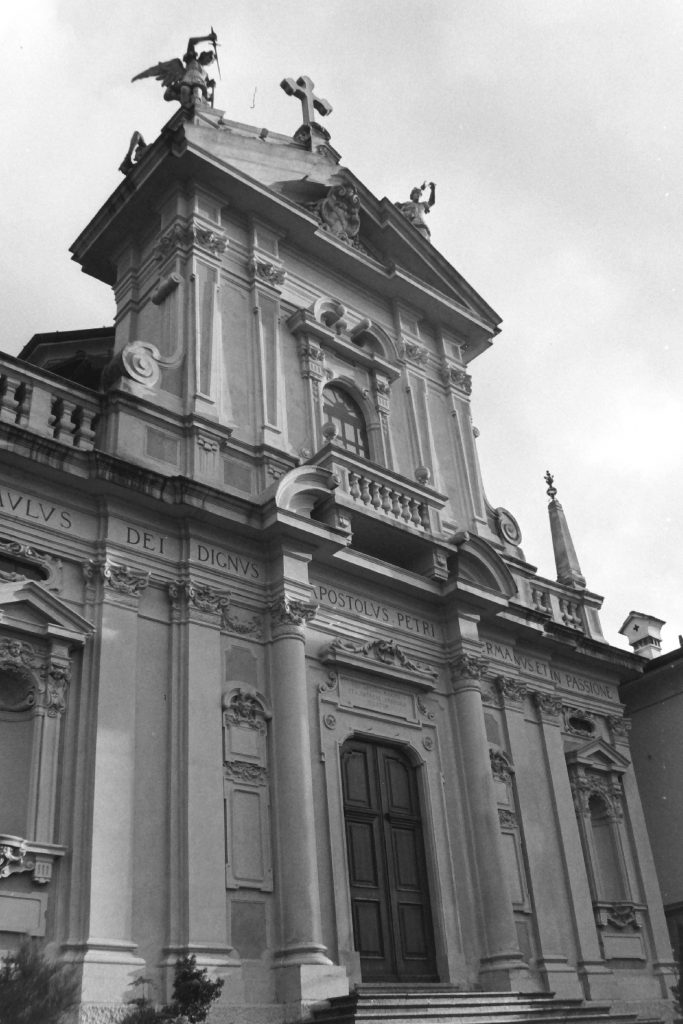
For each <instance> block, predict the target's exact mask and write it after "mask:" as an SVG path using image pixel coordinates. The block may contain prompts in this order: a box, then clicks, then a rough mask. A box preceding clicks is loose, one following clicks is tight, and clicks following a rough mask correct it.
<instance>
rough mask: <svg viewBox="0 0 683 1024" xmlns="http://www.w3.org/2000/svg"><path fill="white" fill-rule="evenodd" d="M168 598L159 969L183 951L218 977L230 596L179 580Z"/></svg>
mask: <svg viewBox="0 0 683 1024" xmlns="http://www.w3.org/2000/svg"><path fill="white" fill-rule="evenodd" d="M169 597H170V601H171V620H172V629H173V635H174V640H173V645H174V656H176V657H177V664H176V669H175V678H174V679H173V680H172V704H173V706H172V708H171V720H170V729H171V746H172V750H171V778H170V780H169V806H170V809H171V813H170V825H171V837H170V846H171V875H172V878H171V884H170V886H169V944H168V946H167V949H166V953H167V958H166V967H167V972H169V973H170V968H171V967H172V964H173V963H174V961H175V958H176V957H177V956H179V955H183V954H185V953H191V954H194V955H195V956H196V958H197V963H198V964H199V965H200V966H205V967H210V968H211V969H212V970H216V969H218V970H219V971H220V970H221V969H226V968H230V967H238V966H239V959H238V957H237V955H236V954H235V951H234V950H233V949H232V947H231V946H230V945H229V942H228V935H227V922H226V894H225V834H224V806H223V799H224V797H223V732H222V728H223V727H222V709H221V700H222V694H221V684H222V678H221V647H220V631H221V627H222V626H223V625H224V624H225V616H226V615H227V614H228V609H229V605H230V595H229V594H227V593H223V592H221V591H218V590H215V589H213V588H212V587H209V586H206V585H204V584H200V583H195V582H193V581H192V580H190V579H181V580H177V581H176V582H174V583H172V584H170V586H169ZM174 660H175V657H174ZM168 980H169V981H170V977H169V978H168Z"/></svg>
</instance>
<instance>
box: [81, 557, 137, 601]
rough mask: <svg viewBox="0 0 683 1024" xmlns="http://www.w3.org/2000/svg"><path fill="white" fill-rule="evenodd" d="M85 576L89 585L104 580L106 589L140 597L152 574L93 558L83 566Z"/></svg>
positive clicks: (107, 560)
mask: <svg viewBox="0 0 683 1024" xmlns="http://www.w3.org/2000/svg"><path fill="white" fill-rule="evenodd" d="M83 575H84V576H85V579H86V581H87V582H89V583H92V582H94V581H95V580H102V582H103V583H104V585H105V587H108V588H110V589H111V590H113V591H115V592H116V593H117V594H128V595H130V596H131V597H139V596H140V594H141V593H142V591H143V590H145V589H146V587H147V586H148V584H149V581H150V577H151V575H152V574H151V572H141V571H140V570H138V569H131V568H130V566H128V565H122V564H120V563H119V562H112V561H111V560H110V559H109V558H107V559H106V560H105V561H104V562H98V561H96V560H95V559H94V558H91V559H90V560H89V561H88V562H86V563H85V565H84V566H83Z"/></svg>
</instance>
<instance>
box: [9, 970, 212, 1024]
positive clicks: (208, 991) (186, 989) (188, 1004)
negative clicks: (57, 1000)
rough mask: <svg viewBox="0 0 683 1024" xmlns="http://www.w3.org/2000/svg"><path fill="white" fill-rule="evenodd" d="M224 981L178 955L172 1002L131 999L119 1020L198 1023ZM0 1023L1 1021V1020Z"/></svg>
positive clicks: (134, 1023)
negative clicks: (161, 1003)
mask: <svg viewBox="0 0 683 1024" xmlns="http://www.w3.org/2000/svg"><path fill="white" fill-rule="evenodd" d="M223 984H224V983H223V979H222V978H218V979H217V980H216V981H211V980H210V979H209V977H208V974H207V970H206V967H202V968H199V967H197V959H196V957H194V956H184V957H181V958H180V959H178V960H176V964H175V980H174V982H173V1002H171V1003H169V1004H168V1005H167V1006H164V1007H162V1008H161V1009H160V1010H155V1009H154V1008H153V1007H152V1004H151V1003H150V1002H149V1000H148V999H134V1000H133V1003H134V1004H135V1009H133V1010H130V1011H129V1013H128V1014H127V1015H126V1016H125V1017H124V1019H123V1021H122V1024H200V1022H201V1021H205V1020H206V1018H207V1017H208V1015H209V1010H210V1009H211V1004H212V1003H213V1002H214V1001H215V1000H216V999H218V997H219V995H220V994H221V989H222V988H223ZM0 1024H4V1022H3V1021H1V1020H0ZM31 1024H32V1022H31Z"/></svg>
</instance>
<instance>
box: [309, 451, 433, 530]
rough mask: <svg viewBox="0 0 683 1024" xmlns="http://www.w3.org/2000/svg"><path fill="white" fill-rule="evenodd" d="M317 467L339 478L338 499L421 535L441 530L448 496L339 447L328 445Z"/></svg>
mask: <svg viewBox="0 0 683 1024" xmlns="http://www.w3.org/2000/svg"><path fill="white" fill-rule="evenodd" d="M315 463H316V465H319V466H323V467H324V468H325V469H329V471H330V472H331V473H334V474H335V475H336V476H337V477H338V478H339V486H338V487H337V489H336V491H335V499H336V500H337V501H339V500H340V499H341V501H342V502H343V503H344V504H347V505H349V506H356V507H357V508H360V509H364V510H365V511H367V512H369V513H370V514H375V515H378V516H381V517H385V518H387V519H389V520H394V521H395V522H396V523H399V524H402V525H404V526H407V527H409V528H411V529H413V530H419V531H420V532H421V533H423V532H426V533H430V532H432V533H433V532H436V531H438V530H439V522H438V518H437V514H438V512H440V511H441V509H442V508H443V507H444V505H445V504H446V500H447V499H446V496H445V495H443V494H439V493H438V492H437V491H433V490H431V489H430V488H427V487H424V486H421V485H420V484H419V483H416V484H413V483H412V482H411V481H409V480H407V479H406V478H405V477H402V476H399V475H398V473H394V472H392V471H391V470H389V469H386V468H383V467H381V466H376V465H371V464H369V463H368V462H367V461H366V460H365V459H360V458H357V457H356V456H353V455H351V454H350V453H347V452H345V451H343V450H341V449H340V448H338V447H337V446H335V445H326V446H325V448H323V449H322V450H321V451H320V452H318V454H317V455H316V457H315Z"/></svg>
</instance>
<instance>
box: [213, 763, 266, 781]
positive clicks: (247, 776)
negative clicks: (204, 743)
mask: <svg viewBox="0 0 683 1024" xmlns="http://www.w3.org/2000/svg"><path fill="white" fill-rule="evenodd" d="M224 773H225V777H226V779H230V780H231V781H232V782H243V783H244V782H246V783H248V784H249V785H251V786H263V785H265V783H266V781H267V778H268V773H267V772H266V769H265V768H264V767H263V766H262V765H259V764H252V763H251V762H250V761H226V762H225V764H224Z"/></svg>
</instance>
